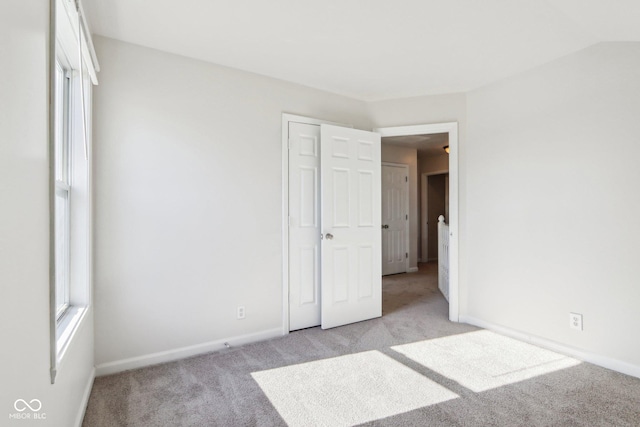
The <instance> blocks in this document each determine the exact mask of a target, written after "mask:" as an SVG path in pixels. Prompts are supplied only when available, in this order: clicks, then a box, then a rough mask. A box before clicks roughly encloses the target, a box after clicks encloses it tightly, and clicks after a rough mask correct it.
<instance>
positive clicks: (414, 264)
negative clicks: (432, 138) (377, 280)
mask: <svg viewBox="0 0 640 427" xmlns="http://www.w3.org/2000/svg"><path fill="white" fill-rule="evenodd" d="M381 154H382V161H383V162H390V163H402V164H405V165H407V166H409V268H418V240H419V235H420V233H419V230H418V226H419V219H418V166H417V165H418V151H417V150H416V149H415V148H405V147H397V146H394V145H387V144H385V143H384V138H383V139H382V153H381Z"/></svg>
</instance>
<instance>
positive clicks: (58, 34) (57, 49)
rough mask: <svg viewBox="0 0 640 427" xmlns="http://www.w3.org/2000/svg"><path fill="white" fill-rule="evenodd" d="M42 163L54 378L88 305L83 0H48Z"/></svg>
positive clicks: (90, 60)
mask: <svg viewBox="0 0 640 427" xmlns="http://www.w3.org/2000/svg"><path fill="white" fill-rule="evenodd" d="M51 6H52V8H53V9H54V10H53V11H52V12H53V13H51V19H52V23H51V24H52V25H51V28H53V29H55V33H53V34H51V52H50V53H51V55H50V58H51V62H50V64H49V65H50V77H51V81H50V83H51V92H50V95H51V97H52V105H51V110H50V116H49V117H50V123H49V126H50V129H49V137H50V141H49V153H50V159H49V165H50V170H51V175H50V186H49V189H50V194H51V205H50V207H49V211H50V213H51V215H52V216H51V221H50V236H51V237H50V239H51V254H50V263H51V267H52V275H51V278H50V287H49V289H50V317H49V320H50V330H51V345H50V360H51V382H52V383H54V382H55V379H56V375H57V372H58V370H59V369H60V367H61V366H62V365H63V362H64V360H66V357H65V354H67V349H69V348H70V343H71V342H73V340H74V336H75V335H76V332H77V331H78V330H79V328H80V326H81V325H82V324H83V323H85V322H83V319H85V317H86V314H87V313H88V312H89V308H90V306H91V280H92V272H91V259H92V254H91V247H92V236H91V228H92V225H91V216H92V212H91V205H92V199H91V197H92V195H91V139H90V135H91V93H92V83H93V84H97V77H96V72H97V71H98V65H97V60H96V58H95V52H94V50H93V45H92V43H91V37H90V36H89V35H88V34H89V30H88V29H87V27H86V23H85V22H84V20H83V18H82V5H81V4H80V3H79V2H75V1H72V0H53V1H52V2H51Z"/></svg>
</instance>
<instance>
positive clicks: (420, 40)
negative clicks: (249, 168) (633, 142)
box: [83, 0, 640, 101]
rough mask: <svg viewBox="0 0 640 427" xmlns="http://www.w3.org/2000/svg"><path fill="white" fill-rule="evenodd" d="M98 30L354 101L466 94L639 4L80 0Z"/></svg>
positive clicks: (594, 35) (626, 37)
mask: <svg viewBox="0 0 640 427" xmlns="http://www.w3.org/2000/svg"><path fill="white" fill-rule="evenodd" d="M83 2H84V5H85V9H86V11H87V15H88V17H89V23H90V25H91V27H92V30H93V32H94V33H96V34H99V35H102V36H106V37H111V38H114V39H118V40H122V41H127V42H131V43H136V44H139V45H142V46H147V47H151V48H155V49H160V50H164V51H167V52H172V53H176V54H180V55H184V56H188V57H192V58H197V59H201V60H205V61H208V62H212V63H216V64H221V65H225V66H228V67H233V68H238V69H241V70H246V71H251V72H254V73H258V74H263V75H266V76H270V77H275V78H278V79H282V80H287V81H290V82H295V83H299V84H302V85H306V86H310V87H314V88H318V89H322V90H326V91H329V92H334V93H339V94H343V95H347V96H350V97H353V98H357V99H361V100H367V101H371V100H380V99H388V98H402V97H409V96H419V95H428V94H438V93H452V92H466V91H468V90H472V89H475V88H478V87H481V86H483V85H486V84H488V83H491V82H493V81H496V80H499V79H501V78H504V77H507V76H510V75H513V74H515V73H518V72H521V71H524V70H527V69H529V68H532V67H534V66H537V65H540V64H543V63H545V62H548V61H550V60H553V59H555V58H558V57H561V56H564V55H567V54H569V53H571V52H575V51H577V50H580V49H583V48H585V47H587V46H589V45H592V44H594V43H597V42H602V41H640V1H638V0H615V1H611V0H609V1H606V0H482V1H479V0H395V1H392V0H316V1H311V0H179V1H178V0H83Z"/></svg>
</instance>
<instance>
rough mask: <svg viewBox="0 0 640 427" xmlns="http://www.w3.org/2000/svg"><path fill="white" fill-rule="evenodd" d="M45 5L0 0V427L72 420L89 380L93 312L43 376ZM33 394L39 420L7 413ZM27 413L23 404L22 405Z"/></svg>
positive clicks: (61, 423)
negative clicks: (53, 374)
mask: <svg viewBox="0 0 640 427" xmlns="http://www.w3.org/2000/svg"><path fill="white" fill-rule="evenodd" d="M48 21H49V2H48V1H46V0H33V1H29V2H25V1H22V0H10V1H3V2H0V34H1V35H2V36H1V37H0V57H1V58H3V62H2V64H3V65H2V68H1V69H2V76H3V78H2V79H0V99H1V100H2V102H0V197H1V199H2V209H0V236H1V237H0V281H1V284H2V286H1V287H0V299H1V300H2V301H3V302H4V304H3V307H2V310H0V313H1V314H0V316H1V317H0V325H2V326H0V328H1V329H0V330H1V335H0V340H1V342H2V350H1V351H0V378H2V381H0V403H1V406H0V407H1V408H3V409H2V413H0V417H2V418H1V419H2V420H3V421H2V422H1V423H0V424H2V425H7V426H11V425H21V426H27V425H38V426H56V427H57V426H73V425H75V423H76V421H78V420H79V418H78V416H79V415H81V414H82V412H83V411H84V403H85V401H84V399H85V397H87V396H85V392H86V391H87V390H88V385H89V384H90V382H91V381H92V369H93V323H92V322H93V319H92V316H93V315H92V312H91V310H90V309H89V312H88V313H87V315H86V316H87V317H86V318H85V322H84V323H83V324H82V326H81V328H80V330H79V331H78V333H77V335H76V336H75V339H74V341H73V342H72V344H71V347H70V348H69V349H68V351H67V354H66V357H65V359H64V362H63V364H62V366H61V368H60V370H59V372H58V376H57V379H56V384H55V385H51V381H50V375H49V368H50V362H49V184H48V183H49V175H48V174H49V161H48V157H47V147H48V142H47V117H48V116H47V115H48V112H47V111H48V110H47V107H48V105H47V100H48V83H47V82H48V76H47V56H48V55H47V51H48V31H49V30H48V28H49V24H48ZM17 399H24V400H26V401H30V400H32V399H39V400H40V401H41V402H42V409H41V410H40V412H39V414H40V415H41V416H42V414H46V419H45V420H33V419H32V420H11V419H9V418H8V417H9V414H10V413H15V412H16V411H15V410H14V408H13V405H14V402H15V401H16V400H17ZM26 412H30V411H26Z"/></svg>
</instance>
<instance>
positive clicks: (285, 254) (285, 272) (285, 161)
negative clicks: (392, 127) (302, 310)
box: [281, 113, 352, 335]
mask: <svg viewBox="0 0 640 427" xmlns="http://www.w3.org/2000/svg"><path fill="white" fill-rule="evenodd" d="M290 122H293V123H304V124H308V125H318V126H320V125H322V124H328V125H335V126H343V127H352V126H350V125H344V124H341V123H336V122H330V121H328V120H321V119H314V118H311V117H304V116H297V115H295V114H289V113H282V214H281V216H282V334H281V335H288V334H289V123H290Z"/></svg>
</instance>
